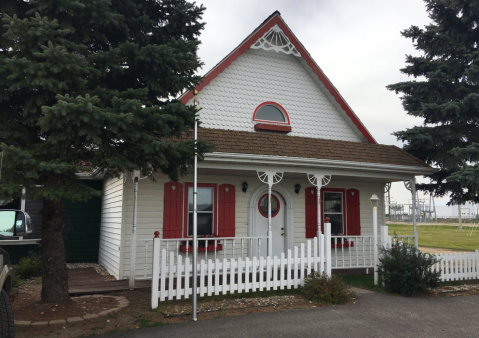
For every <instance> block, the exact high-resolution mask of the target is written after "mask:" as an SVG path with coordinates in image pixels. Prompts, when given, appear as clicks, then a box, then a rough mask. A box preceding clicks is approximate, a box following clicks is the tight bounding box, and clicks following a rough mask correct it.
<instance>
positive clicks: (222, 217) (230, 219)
mask: <svg viewBox="0 0 479 338" xmlns="http://www.w3.org/2000/svg"><path fill="white" fill-rule="evenodd" d="M235 206H236V194H235V186H234V185H232V184H221V185H220V186H219V200H218V218H219V220H218V236H220V237H235V229H236V226H235V217H236V216H235Z"/></svg>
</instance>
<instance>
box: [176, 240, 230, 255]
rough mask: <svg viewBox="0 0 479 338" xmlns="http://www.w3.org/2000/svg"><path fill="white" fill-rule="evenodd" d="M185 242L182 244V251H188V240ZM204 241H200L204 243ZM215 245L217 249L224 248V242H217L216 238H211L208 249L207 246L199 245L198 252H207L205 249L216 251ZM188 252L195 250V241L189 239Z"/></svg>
mask: <svg viewBox="0 0 479 338" xmlns="http://www.w3.org/2000/svg"><path fill="white" fill-rule="evenodd" d="M183 243H184V244H181V245H180V251H181V252H186V241H184V242H183ZM203 243H204V242H202V241H201V242H200V244H201V245H202V244H203ZM215 246H216V251H221V250H223V244H219V243H216V240H209V241H208V250H206V246H203V245H202V246H199V247H198V252H205V251H208V252H209V251H215ZM188 252H193V243H192V241H189V243H188Z"/></svg>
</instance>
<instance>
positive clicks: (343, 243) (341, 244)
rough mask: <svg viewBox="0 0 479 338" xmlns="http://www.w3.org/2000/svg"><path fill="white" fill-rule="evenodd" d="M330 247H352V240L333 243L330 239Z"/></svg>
mask: <svg viewBox="0 0 479 338" xmlns="http://www.w3.org/2000/svg"><path fill="white" fill-rule="evenodd" d="M331 248H354V242H353V241H351V242H349V241H346V240H344V241H339V240H338V242H337V243H334V240H333V239H331Z"/></svg>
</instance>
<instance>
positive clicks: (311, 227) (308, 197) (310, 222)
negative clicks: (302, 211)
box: [304, 187, 318, 238]
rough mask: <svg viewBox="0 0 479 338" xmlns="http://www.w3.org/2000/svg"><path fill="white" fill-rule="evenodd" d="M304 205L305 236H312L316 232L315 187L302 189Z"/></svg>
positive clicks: (316, 194) (316, 206)
mask: <svg viewBox="0 0 479 338" xmlns="http://www.w3.org/2000/svg"><path fill="white" fill-rule="evenodd" d="M304 193H305V205H306V238H314V237H316V235H317V233H318V192H317V191H316V188H315V187H309V188H306V189H305V190H304Z"/></svg>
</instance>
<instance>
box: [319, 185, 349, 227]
mask: <svg viewBox="0 0 479 338" xmlns="http://www.w3.org/2000/svg"><path fill="white" fill-rule="evenodd" d="M323 201H324V218H326V217H329V219H330V222H331V234H332V235H336V236H337V235H342V234H344V217H343V216H344V205H343V204H344V203H343V192H337V191H331V192H329V191H328V192H326V191H325V192H324V193H323Z"/></svg>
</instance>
